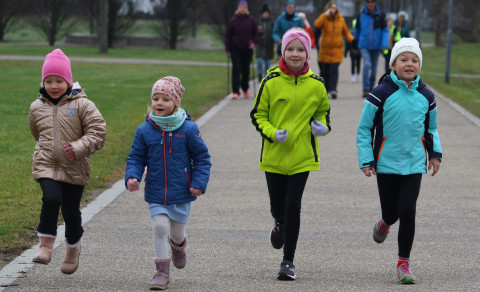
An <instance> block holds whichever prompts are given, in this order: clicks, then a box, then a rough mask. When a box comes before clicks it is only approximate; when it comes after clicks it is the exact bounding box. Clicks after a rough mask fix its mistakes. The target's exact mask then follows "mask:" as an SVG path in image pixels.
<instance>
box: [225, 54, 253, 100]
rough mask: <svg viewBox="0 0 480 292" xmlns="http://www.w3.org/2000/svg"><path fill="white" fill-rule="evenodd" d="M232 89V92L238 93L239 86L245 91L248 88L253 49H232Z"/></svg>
mask: <svg viewBox="0 0 480 292" xmlns="http://www.w3.org/2000/svg"><path fill="white" fill-rule="evenodd" d="M230 53H231V57H232V89H233V93H240V86H241V87H242V90H243V91H244V92H245V91H247V90H248V81H249V80H250V64H251V62H252V56H253V50H239V49H232V51H231V52H230Z"/></svg>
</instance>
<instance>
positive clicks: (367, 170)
mask: <svg viewBox="0 0 480 292" xmlns="http://www.w3.org/2000/svg"><path fill="white" fill-rule="evenodd" d="M362 171H363V173H364V174H365V175H366V176H368V177H370V176H372V174H373V175H377V172H376V171H375V167H371V166H367V167H363V168H362Z"/></svg>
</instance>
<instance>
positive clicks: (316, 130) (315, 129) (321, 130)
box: [310, 120, 328, 136]
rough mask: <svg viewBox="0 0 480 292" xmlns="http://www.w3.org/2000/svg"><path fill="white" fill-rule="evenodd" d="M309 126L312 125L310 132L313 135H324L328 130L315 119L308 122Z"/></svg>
mask: <svg viewBox="0 0 480 292" xmlns="http://www.w3.org/2000/svg"><path fill="white" fill-rule="evenodd" d="M310 126H311V127H312V134H313V135H314V136H325V134H327V132H328V129H327V127H326V126H325V125H324V124H322V123H320V122H319V121H317V120H313V121H312V122H311V123H310Z"/></svg>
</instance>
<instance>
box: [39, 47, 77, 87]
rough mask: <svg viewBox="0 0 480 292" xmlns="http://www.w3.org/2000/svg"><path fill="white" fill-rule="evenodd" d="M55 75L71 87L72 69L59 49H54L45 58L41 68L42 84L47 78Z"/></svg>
mask: <svg viewBox="0 0 480 292" xmlns="http://www.w3.org/2000/svg"><path fill="white" fill-rule="evenodd" d="M51 75H57V76H60V77H62V78H63V79H65V81H67V83H68V84H69V85H72V84H73V82H72V69H71V68H70V60H69V59H68V57H67V56H66V55H65V54H64V53H63V52H62V50H60V49H55V50H53V51H52V52H51V53H49V54H48V55H47V56H46V57H45V62H44V63H43V68H42V83H43V81H44V80H45V78H47V77H48V76H51Z"/></svg>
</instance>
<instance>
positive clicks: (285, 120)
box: [250, 66, 331, 175]
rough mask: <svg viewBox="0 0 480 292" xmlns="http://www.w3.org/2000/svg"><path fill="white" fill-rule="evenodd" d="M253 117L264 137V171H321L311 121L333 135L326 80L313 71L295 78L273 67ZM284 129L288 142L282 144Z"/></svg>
mask: <svg viewBox="0 0 480 292" xmlns="http://www.w3.org/2000/svg"><path fill="white" fill-rule="evenodd" d="M250 117H251V118H252V123H253V125H254V126H255V128H256V129H257V131H258V132H260V135H261V136H262V151H261V155H260V164H259V167H260V169H261V170H264V171H267V172H273V173H279V174H285V175H291V174H296V173H300V172H306V171H315V170H319V168H320V157H319V147H318V138H317V137H316V136H314V135H312V128H311V126H310V122H311V121H312V120H313V119H315V120H317V121H319V122H321V123H323V124H324V125H325V126H327V128H328V132H330V129H331V128H330V104H329V102H328V96H327V92H326V90H325V86H324V85H323V79H321V78H320V77H318V76H317V75H315V74H313V72H312V70H308V72H307V73H306V74H303V75H300V76H298V77H294V76H289V75H287V74H285V73H283V72H282V71H281V70H280V68H279V67H278V66H276V67H273V68H270V69H269V70H268V75H267V76H266V77H265V78H264V79H263V80H262V83H261V85H260V89H259V90H258V93H257V96H256V98H255V105H254V107H253V109H252V111H251V112H250ZM284 129H286V130H288V136H287V140H286V141H285V142H284V143H279V142H277V141H276V139H275V133H276V131H277V130H284Z"/></svg>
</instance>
